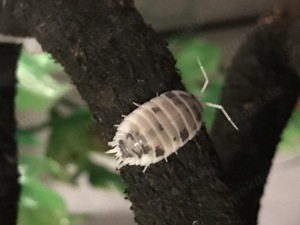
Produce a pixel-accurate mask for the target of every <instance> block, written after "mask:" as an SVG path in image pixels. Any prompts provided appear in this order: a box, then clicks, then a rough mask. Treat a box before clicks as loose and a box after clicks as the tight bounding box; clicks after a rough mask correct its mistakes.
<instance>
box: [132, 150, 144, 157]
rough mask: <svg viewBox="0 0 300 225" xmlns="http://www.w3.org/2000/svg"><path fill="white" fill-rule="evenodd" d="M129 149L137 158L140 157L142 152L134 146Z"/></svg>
mask: <svg viewBox="0 0 300 225" xmlns="http://www.w3.org/2000/svg"><path fill="white" fill-rule="evenodd" d="M131 151H132V152H134V154H136V155H137V156H138V157H139V158H142V152H140V151H136V150H135V149H134V148H132V149H131Z"/></svg>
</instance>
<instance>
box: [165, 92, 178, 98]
mask: <svg viewBox="0 0 300 225" xmlns="http://www.w3.org/2000/svg"><path fill="white" fill-rule="evenodd" d="M165 95H166V96H167V97H168V98H174V97H176V95H175V94H174V93H172V92H167V93H166V94H165Z"/></svg>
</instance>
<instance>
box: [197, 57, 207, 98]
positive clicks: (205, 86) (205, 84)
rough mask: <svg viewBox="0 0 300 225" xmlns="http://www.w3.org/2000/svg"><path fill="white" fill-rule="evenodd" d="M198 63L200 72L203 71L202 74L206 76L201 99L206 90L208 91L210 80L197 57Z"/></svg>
mask: <svg viewBox="0 0 300 225" xmlns="http://www.w3.org/2000/svg"><path fill="white" fill-rule="evenodd" d="M197 62H198V64H199V67H200V70H201V72H202V74H203V76H204V79H205V82H204V84H203V87H202V89H201V91H200V95H199V97H201V96H202V95H203V94H204V92H205V90H206V88H207V85H208V83H209V80H208V77H207V74H206V71H205V69H204V67H203V65H202V63H201V61H200V59H199V57H197Z"/></svg>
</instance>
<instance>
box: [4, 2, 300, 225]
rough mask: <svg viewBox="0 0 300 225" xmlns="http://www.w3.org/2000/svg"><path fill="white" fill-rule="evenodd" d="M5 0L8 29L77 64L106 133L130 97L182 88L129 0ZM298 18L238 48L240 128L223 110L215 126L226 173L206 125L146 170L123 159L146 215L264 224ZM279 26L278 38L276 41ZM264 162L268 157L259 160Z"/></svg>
mask: <svg viewBox="0 0 300 225" xmlns="http://www.w3.org/2000/svg"><path fill="white" fill-rule="evenodd" d="M4 2H5V4H4ZM0 3H2V4H0V15H1V21H2V22H1V23H0V32H3V33H8V34H10V33H11V34H14V35H17V36H22V35H24V34H30V35H32V36H35V37H36V38H37V39H38V41H39V42H40V43H41V44H42V46H43V48H44V50H46V51H48V52H50V53H51V54H52V55H53V56H54V58H55V59H57V60H58V61H59V62H60V63H61V64H62V65H63V66H64V68H65V70H66V71H67V72H68V73H69V74H70V76H71V78H72V81H73V82H74V84H75V85H76V86H77V88H78V90H79V92H80V93H81V95H82V97H83V98H84V99H85V100H86V102H87V103H88V104H89V106H90V108H91V111H92V113H93V116H94V118H95V120H96V121H97V123H98V126H99V129H100V130H101V131H102V132H103V134H104V136H105V137H106V138H107V140H109V139H111V138H112V137H113V135H114V132H115V129H114V128H113V124H116V123H118V122H120V121H121V115H122V114H127V113H130V112H131V111H132V110H133V109H134V108H135V107H134V106H133V105H132V102H138V103H143V102H145V101H147V100H149V99H150V98H152V97H154V96H156V93H157V92H158V93H161V92H164V91H167V90H172V89H183V85H182V84H181V82H180V78H179V76H178V74H177V72H176V70H175V68H174V67H175V62H174V60H173V58H172V56H171V54H170V53H169V52H168V50H167V48H166V43H165V42H164V41H162V39H161V38H160V37H159V36H157V34H156V33H155V32H154V31H153V30H152V29H151V28H150V27H148V26H146V25H145V24H144V22H143V20H142V18H141V16H140V15H139V14H138V13H137V12H136V10H135V9H134V7H133V4H132V2H131V1H122V0H107V1H99V0H77V1H74V0H51V1H50V0H45V1H38V0H18V1H17V0H10V1H5V0H2V1H0ZM37 6H38V7H37ZM3 12H5V13H3ZM4 21H5V22H4ZM294 22H295V21H293V22H291V23H286V22H283V23H278V24H277V25H276V24H275V23H274V24H271V25H265V26H263V29H258V30H256V31H255V32H254V33H255V34H254V35H252V36H249V40H248V42H247V43H246V44H245V45H244V46H243V47H242V48H241V50H240V53H239V55H238V56H237V57H236V58H235V63H234V65H233V66H232V69H231V70H230V73H229V76H228V79H227V82H226V86H225V89H224V94H223V96H224V97H223V104H224V105H225V107H226V109H227V110H228V112H229V113H230V114H231V115H232V117H233V119H234V120H235V121H236V122H237V124H238V126H239V127H240V129H241V132H236V131H233V130H232V128H231V127H228V126H227V125H225V122H224V121H223V118H222V117H221V116H220V115H219V116H218V119H217V122H216V125H215V129H214V131H213V133H212V134H213V137H214V141H215V142H216V146H217V148H218V151H219V153H220V156H221V158H222V162H223V165H224V168H225V169H226V170H225V171H226V173H225V174H222V169H221V166H220V165H221V164H220V162H219V158H218V156H217V154H216V151H215V150H214V148H213V146H212V143H211V141H210V140H209V137H208V136H207V134H206V131H205V128H204V127H203V128H202V129H201V132H199V133H198V135H197V136H196V137H195V138H194V139H193V140H192V141H190V142H189V143H188V144H187V145H185V146H184V147H183V148H181V149H180V150H179V151H178V156H176V155H174V154H173V155H171V156H170V157H169V158H168V160H169V162H168V163H166V162H160V163H157V164H155V165H153V166H150V167H149V168H148V169H147V171H146V172H145V173H142V169H143V168H140V167H134V166H131V167H129V166H126V167H124V168H122V170H121V176H122V177H123V179H124V180H125V182H126V183H127V185H128V198H129V199H130V200H131V201H132V203H133V205H132V209H133V211H134V213H135V216H136V221H137V222H138V224H140V225H150V224H151V225H154V224H156V225H158V224H159V225H177V224H178V225H179V224H180V225H182V224H184V225H186V224H191V225H200V224H201V225H202V224H203V225H213V224H222V225H226V224H228V225H229V224H230V225H237V224H256V218H257V209H258V202H259V198H260V196H261V192H262V187H263V184H264V182H265V177H266V175H267V173H268V170H269V167H270V163H271V159H272V157H273V154H274V150H275V146H276V143H277V142H278V140H279V134H280V132H281V130H282V129H283V127H284V125H285V123H286V120H287V119H288V117H289V115H290V113H291V110H292V106H293V104H294V103H295V99H296V96H297V95H298V91H299V86H298V85H297V84H299V80H298V78H297V77H296V73H295V70H294V69H293V68H292V67H291V66H290V64H289V61H287V60H288V58H284V56H289V55H285V52H286V50H287V49H285V44H284V43H286V42H287V40H286V39H288V38H289V37H288V36H287V35H284V32H285V31H286V26H289V27H291V24H293V23H294ZM284 24H285V25H284ZM10 26H16V29H15V30H14V29H13V27H10ZM291 29H292V28H291ZM291 32H292V31H291ZM274 35H275V36H276V35H277V36H278V38H275V40H276V41H275V40H274V41H271V40H272V39H273V38H274ZM277 36H276V37H277ZM296 36H297V35H295V37H296ZM257 44H260V45H261V46H256V45H257ZM248 45H249V46H248ZM273 48H274V49H273ZM286 54H287V53H286ZM244 55H245V56H244ZM293 59H294V60H297V57H294V58H293ZM282 60H283V61H282ZM268 88H270V91H273V92H274V93H275V94H274V95H275V97H274V98H271V100H270V101H268V102H267V103H266V105H263V106H261V107H260V108H259V109H258V110H254V114H253V116H251V115H252V114H250V116H249V118H247V121H245V120H240V119H239V113H241V112H243V111H246V112H248V111H247V110H248V109H249V108H250V109H251V107H252V108H253V102H255V101H256V100H257V99H258V98H260V97H261V96H264V95H267V91H268ZM273 88H275V89H273ZM277 88H278V89H277ZM276 93H279V94H276ZM229 98H230V99H229ZM270 113H271V114H270ZM269 117H271V118H273V119H276V121H275V122H274V124H269V122H270V118H269ZM248 120H249V122H248ZM226 124H228V123H227V122H226ZM268 126H271V127H272V129H270V128H269V127H268ZM273 135H274V136H273ZM247 137H249V138H247ZM222 138H226V140H224V141H222V140H220V139H222ZM255 138H257V139H255ZM263 140H264V141H263ZM244 141H245V143H248V144H249V146H250V147H251V148H250V147H249V146H248V145H245V144H244ZM235 142H237V143H239V144H238V145H237V144H236V143H235ZM236 146H238V147H236ZM249 149H250V150H249ZM223 152H224V154H223ZM235 155H237V156H235ZM258 155H260V156H261V157H262V158H261V160H260V161H257V158H258ZM241 157H245V158H242V159H240V158H241ZM232 159H240V160H241V161H242V162H244V163H240V161H239V160H232ZM227 161H232V162H229V164H230V163H233V165H229V164H227ZM257 162H259V163H260V164H258V165H256V166H253V165H255V164H256V163H257ZM234 165H236V166H234ZM232 168H234V169H235V170H236V171H240V172H239V173H237V172H236V171H233V172H235V173H233V175H231V173H230V172H228V171H230V169H231V170H232ZM248 168H249V171H248ZM221 175H222V176H221ZM257 176H258V178H260V179H261V183H259V185H257V186H259V187H256V186H255V188H254V189H255V190H254V191H252V189H251V188H248V189H247V191H246V192H245V193H244V192H239V191H241V188H242V187H244V186H245V184H247V182H253V178H254V179H255V178H257ZM221 177H222V179H223V180H221ZM231 177H233V178H231ZM254 181H257V180H254ZM259 181H260V180H259ZM253 196H254V197H253ZM241 206H243V207H241ZM247 207H249V208H247ZM246 209H247V210H250V211H249V214H246V213H245V212H246Z"/></svg>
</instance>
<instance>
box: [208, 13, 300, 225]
mask: <svg viewBox="0 0 300 225" xmlns="http://www.w3.org/2000/svg"><path fill="white" fill-rule="evenodd" d="M299 22H300V21H299V20H294V19H290V18H281V19H279V20H275V21H274V22H272V23H271V24H260V25H258V26H257V27H256V28H255V31H254V32H253V33H252V34H250V35H249V38H248V40H247V41H246V43H244V44H243V45H242V46H241V48H240V49H239V51H238V53H237V54H236V56H235V58H234V59H233V63H232V65H231V67H230V69H229V72H228V76H227V78H226V82H225V87H224V90H223V93H222V100H221V104H222V105H223V106H224V107H225V108H226V109H228V111H229V113H230V115H231V117H232V119H233V121H235V122H236V123H237V124H238V127H239V128H240V132H238V134H236V132H235V131H234V130H233V129H232V128H231V127H230V126H228V121H227V120H226V119H225V118H224V117H223V115H221V114H220V113H218V114H217V118H216V121H215V125H214V128H213V130H212V133H211V136H212V140H213V141H214V144H215V146H216V149H217V151H218V153H219V156H220V158H221V161H222V164H223V167H224V175H223V180H224V181H225V183H226V184H227V185H228V186H229V187H231V188H232V189H233V190H234V192H235V195H236V196H239V198H240V200H241V202H242V203H243V207H242V208H241V214H242V216H243V218H244V219H245V221H248V222H247V224H256V221H257V214H258V210H259V202H260V198H261V195H262V193H263V189H264V185H265V182H266V178H267V176H268V173H269V170H270V167H271V163H272V159H273V156H274V153H275V150H276V145H277V144H278V142H279V141H280V135H281V133H282V130H283V128H284V127H285V125H286V123H287V120H288V119H289V117H290V115H291V112H292V110H293V108H294V106H295V104H296V102H297V98H298V96H299V94H300V83H299V82H300V80H299V77H300V76H299V73H297V70H298V69H299V59H300V57H299V56H300V51H299V50H300V48H299V44H300V42H299V40H300V23H299Z"/></svg>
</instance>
